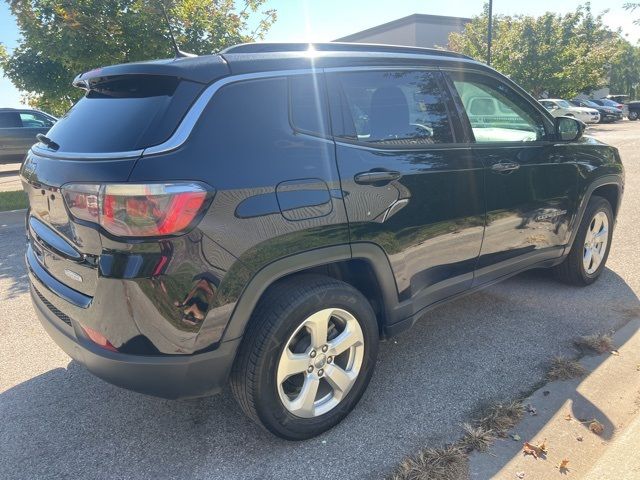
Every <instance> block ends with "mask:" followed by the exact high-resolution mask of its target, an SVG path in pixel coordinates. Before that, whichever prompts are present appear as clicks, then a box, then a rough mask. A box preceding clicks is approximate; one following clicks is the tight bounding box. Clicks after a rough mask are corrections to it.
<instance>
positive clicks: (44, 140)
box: [36, 133, 60, 150]
mask: <svg viewBox="0 0 640 480" xmlns="http://www.w3.org/2000/svg"><path fill="white" fill-rule="evenodd" d="M36 138H37V139H38V141H39V142H40V143H44V144H45V145H46V146H47V147H49V148H50V149H51V150H58V149H59V148H60V145H58V144H57V143H56V142H54V141H53V140H51V139H50V138H49V137H47V136H45V135H43V134H42V133H39V134H37V135H36Z"/></svg>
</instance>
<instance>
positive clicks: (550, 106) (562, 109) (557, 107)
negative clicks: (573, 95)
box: [539, 98, 600, 123]
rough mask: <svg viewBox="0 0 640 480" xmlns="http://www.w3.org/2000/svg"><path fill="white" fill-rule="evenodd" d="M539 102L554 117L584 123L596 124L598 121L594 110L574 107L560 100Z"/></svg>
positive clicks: (597, 113) (550, 99)
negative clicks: (568, 118)
mask: <svg viewBox="0 0 640 480" xmlns="http://www.w3.org/2000/svg"><path fill="white" fill-rule="evenodd" d="M539 102H540V103H541V104H542V106H543V107H544V108H546V109H547V110H549V112H550V113H551V115H553V116H554V117H573V118H577V119H578V120H580V121H581V122H584V123H598V122H599V121H600V112H598V110H596V109H595V108H586V107H576V106H575V105H572V104H571V103H569V102H567V101H566V100H562V99H560V98H545V99H542V100H539Z"/></svg>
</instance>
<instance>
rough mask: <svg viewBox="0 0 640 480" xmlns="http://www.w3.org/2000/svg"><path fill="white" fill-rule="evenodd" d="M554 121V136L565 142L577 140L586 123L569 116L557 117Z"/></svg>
mask: <svg viewBox="0 0 640 480" xmlns="http://www.w3.org/2000/svg"><path fill="white" fill-rule="evenodd" d="M555 123H556V138H557V139H558V140H562V141H565V142H573V141H575V140H578V139H579V138H580V137H581V136H582V133H583V132H584V129H585V128H586V125H585V124H584V123H582V122H581V121H580V120H576V119H575V118H571V117H558V118H556V120H555Z"/></svg>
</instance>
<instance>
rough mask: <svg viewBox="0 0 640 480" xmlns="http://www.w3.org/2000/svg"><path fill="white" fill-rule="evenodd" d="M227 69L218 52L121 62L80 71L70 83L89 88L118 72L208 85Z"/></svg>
mask: <svg viewBox="0 0 640 480" xmlns="http://www.w3.org/2000/svg"><path fill="white" fill-rule="evenodd" d="M230 73H231V72H230V70H229V67H228V66H227V62H226V61H225V60H224V58H222V57H221V56H220V55H206V56H202V57H185V58H172V59H166V60H154V61H151V62H137V63H122V64H119V65H111V66H109V67H102V68H96V69H94V70H91V71H89V72H85V73H81V74H80V75H78V76H77V77H76V78H75V79H74V80H73V86H74V87H78V88H82V89H85V90H89V89H90V87H91V83H93V81H94V80H96V81H97V80H98V79H102V78H104V77H113V76H121V75H166V76H170V77H177V78H181V79H184V80H189V81H192V82H197V83H203V84H209V83H211V82H213V81H214V80H217V79H218V78H220V77H223V76H226V75H229V74H230Z"/></svg>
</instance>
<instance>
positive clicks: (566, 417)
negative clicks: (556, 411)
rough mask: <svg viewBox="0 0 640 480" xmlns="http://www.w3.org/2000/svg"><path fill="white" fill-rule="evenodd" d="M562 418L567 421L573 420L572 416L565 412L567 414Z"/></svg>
mask: <svg viewBox="0 0 640 480" xmlns="http://www.w3.org/2000/svg"><path fill="white" fill-rule="evenodd" d="M564 419H565V420H566V421H567V422H568V421H570V420H573V417H572V416H571V414H570V413H567V414H566V415H565V416H564Z"/></svg>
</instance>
